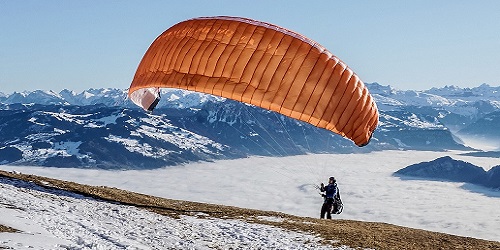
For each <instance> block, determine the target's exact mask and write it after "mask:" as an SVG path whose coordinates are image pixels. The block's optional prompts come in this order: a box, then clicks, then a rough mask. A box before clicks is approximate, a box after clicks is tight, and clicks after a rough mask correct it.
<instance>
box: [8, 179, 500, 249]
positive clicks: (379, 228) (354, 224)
mask: <svg viewBox="0 0 500 250" xmlns="http://www.w3.org/2000/svg"><path fill="white" fill-rule="evenodd" d="M0 176H4V177H8V178H16V179H20V180H24V181H30V182H34V183H36V184H38V185H40V186H44V187H46V188H54V189H61V190H66V191H70V192H75V193H79V194H83V195H85V196H90V197H93V198H96V199H101V200H105V201H111V202H118V203H121V204H124V205H130V206H136V207H139V208H143V209H147V210H149V211H153V212H155V213H158V214H162V215H166V216H170V217H175V218H177V217H179V216H180V215H191V216H200V214H202V215H203V216H210V217H214V218H222V219H239V220H244V221H247V222H250V223H260V224H266V225H272V226H276V227H280V228H283V229H288V230H295V231H302V232H308V233H311V234H315V235H319V236H320V237H322V238H323V239H324V243H325V244H331V245H334V246H339V245H346V246H350V247H360V248H373V249H398V250H399V249H485V250H487V249H498V250H500V242H496V241H487V240H481V239H475V238H470V237H461V236H455V235H450V234H445V233H437V232H430V231H425V230H420V229H412V228H407V227H401V226H396V225H391V224H387V223H378V222H361V221H353V220H320V219H315V218H307V217H299V216H294V215H289V214H284V213H279V212H272V211H261V210H255V209H245V208H238V207H232V206H223V205H217V204H207V203H199V202H190V201H182V200H172V199H165V198H159V197H155V196H150V195H145V194H140V193H135V192H129V191H126V190H121V189H117V188H110V187H105V186H89V185H83V184H78V183H75V182H69V181H62V180H57V179H51V178H46V177H41V176H35V175H24V174H15V173H10V172H5V171H2V170H0ZM267 217H272V218H280V220H267V219H265V218H267Z"/></svg>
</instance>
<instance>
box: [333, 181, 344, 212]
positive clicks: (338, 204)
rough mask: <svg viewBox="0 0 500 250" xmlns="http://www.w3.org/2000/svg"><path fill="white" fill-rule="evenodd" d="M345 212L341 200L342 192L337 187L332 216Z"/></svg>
mask: <svg viewBox="0 0 500 250" xmlns="http://www.w3.org/2000/svg"><path fill="white" fill-rule="evenodd" d="M342 210H344V204H343V203H342V200H341V199H340V190H339V189H338V187H337V195H335V197H334V198H333V206H332V214H340V213H342Z"/></svg>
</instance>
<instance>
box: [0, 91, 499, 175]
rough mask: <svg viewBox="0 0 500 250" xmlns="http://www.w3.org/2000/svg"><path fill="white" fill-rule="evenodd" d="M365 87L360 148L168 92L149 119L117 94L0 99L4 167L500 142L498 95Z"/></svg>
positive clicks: (277, 119) (278, 118)
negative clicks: (375, 118)
mask: <svg viewBox="0 0 500 250" xmlns="http://www.w3.org/2000/svg"><path fill="white" fill-rule="evenodd" d="M367 87H368V88H369V89H370V92H371V93H372V95H373V96H374V98H375V99H376V101H377V105H379V111H380V119H379V126H378V128H377V130H376V131H375V134H374V136H373V138H372V141H371V143H370V144H369V145H368V146H366V147H363V148H358V147H356V146H355V145H353V144H352V143H351V142H350V141H348V140H346V139H344V138H342V137H340V136H338V135H336V134H333V133H331V132H329V131H327V130H324V129H318V128H316V127H313V126H311V125H310V124H308V123H304V122H300V121H297V120H294V119H291V118H288V117H286V116H282V115H280V114H276V113H274V112H271V111H268V110H264V109H260V108H257V107H255V106H253V105H247V104H243V103H240V102H237V101H232V100H229V99H225V98H220V97H215V96H211V95H206V94H201V93H195V92H189V91H184V90H172V89H169V90H163V91H162V100H161V101H160V103H159V105H158V107H157V109H156V110H155V111H154V112H153V113H152V114H148V113H146V112H144V111H142V110H140V109H139V108H137V107H136V106H135V105H133V104H132V103H131V102H130V100H128V99H127V98H126V90H119V89H89V90H86V91H83V92H81V93H76V92H74V91H70V90H63V91H61V92H60V93H55V92H53V91H42V90H38V91H31V92H29V91H25V92H21V93H17V92H15V93H13V94H11V95H5V94H3V95H0V122H1V123H2V124H3V125H2V126H1V127H0V164H16V165H23V164H24V165H39V166H54V167H62V166H69V167H97V168H113V169H116V168H140V169H142V168H155V167H160V166H166V165H176V164H182V163H186V162H192V161H207V160H208V161H210V160H216V159H233V158H241V157H247V156H250V155H266V156H288V155H296V154H307V153H362V152H370V151H374V150H386V149H390V150H432V151H445V150H469V151H470V150H474V149H473V148H471V147H469V146H468V145H466V144H465V143H464V142H463V141H461V140H460V139H459V138H458V137H457V136H460V135H468V136H475V137H478V138H492V139H493V140H494V139H495V138H499V139H500V128H499V126H500V123H496V122H495V121H497V120H498V117H499V115H498V114H499V112H500V101H498V100H500V87H491V86H489V85H485V84H483V85H481V86H479V87H477V88H472V89H469V88H468V89H460V88H457V87H445V88H441V89H431V90H428V91H423V92H422V91H399V90H396V89H394V88H392V87H390V86H382V85H380V84H378V83H371V84H367ZM437 94H441V96H438V95H437ZM455 110H460V111H461V112H456V111H455ZM464 110H465V111H467V112H465V111H464ZM490 111H491V112H490ZM477 128H481V129H477ZM499 147H500V146H499Z"/></svg>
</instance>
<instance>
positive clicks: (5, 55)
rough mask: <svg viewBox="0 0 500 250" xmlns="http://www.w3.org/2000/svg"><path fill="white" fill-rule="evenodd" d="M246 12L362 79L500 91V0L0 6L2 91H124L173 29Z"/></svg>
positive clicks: (63, 1) (12, 0) (57, 0)
mask: <svg viewBox="0 0 500 250" xmlns="http://www.w3.org/2000/svg"><path fill="white" fill-rule="evenodd" d="M216 15H228V16H242V17H248V18H252V19H257V20H261V21H265V22H270V23H273V24H276V25H279V26H282V27H285V28H288V29H291V30H293V31H296V32H298V33H301V34H303V35H305V36H307V37H309V38H311V39H313V40H315V41H317V42H319V43H320V44H322V45H323V46H325V47H326V48H327V49H328V50H330V51H331V52H332V53H333V54H335V55H336V56H338V57H339V58H340V59H342V60H343V61H344V62H346V63H347V64H348V65H349V66H350V67H351V68H352V69H353V70H354V71H355V72H356V73H357V74H358V75H359V76H360V78H361V79H362V80H363V81H365V82H379V83H381V84H383V85H391V86H393V87H395V88H398V89H417V90H423V89H429V88H431V87H442V86H445V85H456V86H460V87H475V86H479V85H480V84H482V83H487V84H490V85H492V86H499V85H500V70H499V69H500V19H499V16H500V1H495V0H482V1H462V0H454V1H444V0H443V1H435V0H434V1H433V0H429V1H427V0H421V1H368V0H367V1H336V0H330V1H269V0H263V1H261V0H252V1H237V0H231V1H220V0H219V1H188V0H186V1H139V0H137V1H96V0H89V1H72V0H46V1H38V0H23V1H16V0H3V1H0V32H1V33H0V86H1V88H0V92H3V93H11V92H14V91H18V92H19V91H24V90H35V89H42V90H54V91H60V90H62V89H70V90H75V91H77V92H80V91H83V90H85V89H88V88H101V87H104V88H108V87H110V88H122V89H125V88H128V86H129V85H130V82H131V80H132V78H133V76H134V73H135V70H136V68H137V65H138V63H139V61H140V60H141V58H142V56H143V54H144V52H145V51H146V50H147V48H148V47H149V45H150V44H151V43H152V41H153V40H154V39H155V38H156V37H157V36H158V35H159V34H161V33H162V32H163V31H164V30H166V29H168V28H169V27H170V26H172V25H174V24H175V23H178V22H181V21H183V20H186V19H189V18H193V17H198V16H216Z"/></svg>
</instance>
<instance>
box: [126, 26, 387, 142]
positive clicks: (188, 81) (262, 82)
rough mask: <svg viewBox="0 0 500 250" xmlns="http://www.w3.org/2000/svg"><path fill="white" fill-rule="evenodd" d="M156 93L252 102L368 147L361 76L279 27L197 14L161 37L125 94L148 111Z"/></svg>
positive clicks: (372, 117)
mask: <svg viewBox="0 0 500 250" xmlns="http://www.w3.org/2000/svg"><path fill="white" fill-rule="evenodd" d="M159 88H179V89H186V90H192V91H197V92H203V93H208V94H212V95H216V96H221V97H226V98H229V99H233V100H237V101H240V102H245V103H249V104H253V105H256V106H259V107H262V108H264V109H269V110H273V111H276V112H279V113H281V114H284V115H286V116H289V117H292V118H295V119H298V120H302V121H305V122H308V123H311V124H312V125H314V126H317V127H321V128H325V129H328V130H331V131H333V132H335V133H338V134H340V135H342V136H344V137H347V138H349V139H351V140H352V141H354V143H356V145H358V146H364V145H366V144H368V142H369V140H370V138H371V136H372V133H373V131H374V130H375V128H376V126H377V123H378V111H377V107H376V104H375V102H374V100H373V98H372V97H371V95H370V94H369V92H368V90H367V88H366V87H365V85H364V84H363V82H362V81H361V80H360V79H359V77H358V76H357V75H356V74H355V73H354V72H353V71H352V70H351V69H350V68H349V67H347V65H346V64H345V63H343V62H342V61H341V60H339V59H338V58H337V57H336V56H334V55H333V54H331V53H330V52H329V51H328V50H326V49H325V48H324V47H323V46H321V45H319V44H318V43H316V42H314V41H312V40H310V39H308V38H306V37H304V36H302V35H300V34H297V33H295V32H293V31H290V30H287V29H284V28H281V27H279V26H276V25H273V24H269V23H265V22H260V21H255V20H251V19H247V18H238V17H202V18H194V19H190V20H187V21H184V22H181V23H178V24H176V25H174V26H172V27H171V28H169V29H168V30H166V31H165V32H163V34H161V35H160V36H159V37H158V38H156V40H155V41H154V42H153V43H152V44H151V46H150V47H149V49H148V51H147V52H146V54H145V55H144V57H143V59H142V61H141V63H140V64H139V67H138V69H137V72H136V74H135V76H134V79H133V81H132V84H131V85H130V89H129V93H128V95H129V97H130V99H131V100H132V101H133V102H134V103H136V104H137V105H139V106H140V107H142V108H144V109H146V110H152V109H153V108H154V106H155V105H156V103H157V102H158V100H159Z"/></svg>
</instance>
